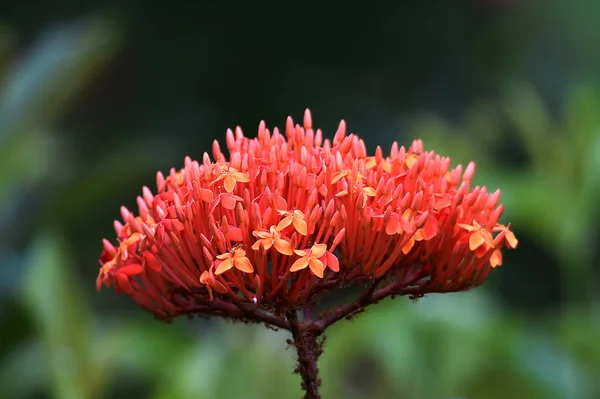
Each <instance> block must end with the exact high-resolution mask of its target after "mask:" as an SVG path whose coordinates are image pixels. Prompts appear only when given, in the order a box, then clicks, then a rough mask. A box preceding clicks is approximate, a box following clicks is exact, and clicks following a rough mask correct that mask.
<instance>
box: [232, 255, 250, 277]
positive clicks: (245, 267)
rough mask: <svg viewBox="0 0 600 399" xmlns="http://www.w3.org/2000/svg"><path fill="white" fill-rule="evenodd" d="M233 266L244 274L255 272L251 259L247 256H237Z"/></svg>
mask: <svg viewBox="0 0 600 399" xmlns="http://www.w3.org/2000/svg"><path fill="white" fill-rule="evenodd" d="M233 264H234V265H235V267H236V268H237V269H238V270H240V271H243V272H244V273H252V272H254V268H253V267H252V263H250V259H248V258H246V257H245V256H236V257H235V258H234V259H233Z"/></svg>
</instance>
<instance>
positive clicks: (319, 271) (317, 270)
mask: <svg viewBox="0 0 600 399" xmlns="http://www.w3.org/2000/svg"><path fill="white" fill-rule="evenodd" d="M308 267H310V271H311V272H312V273H313V274H314V275H315V276H317V277H319V278H323V270H324V269H325V266H324V265H323V262H321V261H320V260H319V259H317V258H315V257H313V256H311V257H310V260H309V261H308Z"/></svg>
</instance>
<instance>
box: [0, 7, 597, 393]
mask: <svg viewBox="0 0 600 399" xmlns="http://www.w3.org/2000/svg"><path fill="white" fill-rule="evenodd" d="M7 3H8V2H3V3H2V5H0V10H1V12H0V323H1V324H0V337H1V339H0V397H2V398H60V399H79V398H91V399H100V398H151V399H167V398H184V399H185V398H234V399H236V398H243V399H251V398H255V399H263V398H265V399H270V398H274V399H277V398H295V397H299V396H300V388H299V378H298V376H296V375H294V374H292V369H293V363H294V360H293V357H294V353H293V351H291V350H286V344H285V339H286V338H287V337H286V336H285V334H283V333H281V332H274V331H269V330H266V329H264V328H262V327H259V326H246V325H239V324H230V323H223V322H221V321H219V320H208V321H206V320H199V319H195V320H192V321H189V320H184V319H182V320H176V321H175V322H174V323H172V324H171V325H165V324H162V323H159V322H157V321H155V320H154V319H153V318H152V317H151V315H149V314H147V313H145V312H144V311H142V310H140V309H138V308H136V307H135V306H134V305H132V304H131V303H129V301H128V300H127V299H126V298H125V297H121V296H117V295H115V294H114V293H113V292H111V291H108V290H104V291H102V292H100V293H97V292H96V289H95V286H94V280H95V277H96V275H97V271H98V267H99V264H98V261H97V258H98V256H99V253H100V250H101V239H102V238H103V237H109V238H111V239H112V238H113V237H114V232H113V230H112V221H113V220H114V219H116V218H118V217H119V207H120V205H121V204H124V205H126V206H128V207H129V208H130V209H132V208H134V207H135V197H136V195H138V194H139V193H140V190H141V187H142V186H143V185H149V186H151V187H153V188H154V178H155V173H156V171H158V170H162V171H164V172H167V171H168V170H169V168H170V167H178V168H179V167H181V166H182V164H183V158H184V156H186V155H190V156H192V157H194V158H196V159H198V158H201V157H202V154H203V152H205V151H210V148H211V143H212V140H214V139H215V138H216V139H219V140H222V139H223V138H224V132H225V130H226V128H228V127H235V126H236V125H240V126H242V127H243V128H244V129H245V131H246V133H247V134H248V135H253V134H255V133H254V132H255V131H256V127H257V126H258V122H259V121H260V120H261V119H264V120H266V121H267V124H268V125H269V126H271V127H272V126H275V125H277V126H283V125H284V123H285V118H286V116H287V115H292V116H293V117H295V118H296V120H300V118H301V117H302V113H303V111H304V109H305V108H306V107H310V108H311V110H312V112H313V118H314V120H315V124H316V126H318V127H321V128H323V129H324V132H325V135H326V136H328V137H331V136H332V135H333V133H334V132H335V128H336V126H337V123H338V121H339V119H341V118H344V119H346V120H347V122H348V124H349V129H350V130H351V131H353V132H356V133H358V134H359V135H361V136H362V137H363V138H364V139H365V141H366V143H367V145H368V148H369V149H370V150H371V151H373V150H374V148H375V146H376V145H382V147H384V148H389V145H390V144H391V142H392V141H393V140H398V141H399V142H400V143H403V144H406V145H409V144H410V142H411V141H412V139H413V138H417V137H419V138H422V139H423V140H424V141H425V145H426V147H428V148H430V149H434V150H436V151H439V152H441V153H444V154H447V155H450V156H451V157H452V158H453V161H455V163H459V162H460V163H463V164H465V163H466V162H468V161H469V160H475V161H476V162H477V164H478V174H477V180H478V183H483V184H486V185H487V186H488V187H490V188H491V189H496V188H501V189H502V192H503V202H504V203H505V204H506V213H505V222H506V221H511V222H512V223H513V227H514V230H515V232H516V234H517V236H518V238H519V239H520V244H519V247H518V250H517V251H514V252H507V253H506V254H505V264H504V265H503V266H502V267H501V268H500V269H498V270H496V271H495V272H494V273H492V276H491V277H490V279H489V281H488V282H487V283H486V284H485V285H484V286H483V287H481V288H479V289H477V290H474V291H471V292H467V293H461V294H449V295H430V296H428V297H426V298H424V299H421V300H420V301H418V302H417V303H415V304H413V303H411V301H409V300H408V299H406V298H397V299H396V300H393V301H392V300H386V301H384V302H383V303H381V304H379V305H377V306H374V307H372V308H370V309H369V310H368V311H367V312H366V314H364V315H362V316H361V317H359V318H357V319H356V320H354V321H353V322H342V323H338V324H336V325H335V326H334V327H332V328H331V329H330V330H329V334H328V340H327V344H326V348H325V353H324V355H323V357H322V359H321V361H320V367H321V372H322V377H323V380H324V384H323V387H322V391H323V397H324V398H347V399H352V398H383V399H385V398H407V399H413V398H414V399H430V398H431V399H437V398H440V399H441V398H449V397H463V398H468V399H496V398H498V399H500V398H502V399H504V398H517V399H519V398H527V399H537V398H539V399H555V398H556V399H558V398H566V399H578V398H584V399H594V398H600V379H599V377H600V339H599V338H600V317H599V315H600V308H599V305H600V302H599V299H598V297H599V295H600V294H599V290H598V288H599V281H598V280H599V279H598V275H599V269H600V264H599V263H600V262H599V261H598V255H599V250H598V244H599V241H600V239H599V237H598V231H599V229H598V227H597V224H598V222H599V219H600V91H599V90H598V88H599V87H600V72H599V71H600V52H599V51H598V49H600V25H599V24H597V21H598V18H599V17H600V2H592V1H590V2H571V1H567V0H564V1H561V0H539V1H535V0H532V1H519V0H504V1H503V0H495V1H494V0H472V1H463V2H400V1H377V2H367V3H365V2H357V3H352V2H336V1H332V2H322V3H319V2H312V1H306V2H293V3H292V2H290V3H289V4H288V3H286V2H272V3H271V2H266V1H264V2H261V1H254V2H246V3H244V4H236V3H234V2H175V3H171V4H170V5H168V6H167V5H163V6H158V5H150V3H148V2H143V1H140V0H133V1H129V2H116V1H112V2H111V1H109V2H100V1H98V0H89V1H87V2H85V3H80V2H76V1H72V0H63V1H56V0H50V1H46V2H21V3H19V2H11V4H10V5H9V4H7Z"/></svg>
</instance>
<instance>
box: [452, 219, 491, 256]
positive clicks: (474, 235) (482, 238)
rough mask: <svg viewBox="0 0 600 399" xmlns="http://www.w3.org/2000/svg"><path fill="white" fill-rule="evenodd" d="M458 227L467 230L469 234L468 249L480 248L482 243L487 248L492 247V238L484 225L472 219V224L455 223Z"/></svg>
mask: <svg viewBox="0 0 600 399" xmlns="http://www.w3.org/2000/svg"><path fill="white" fill-rule="evenodd" d="M457 226H458V227H460V228H463V229H465V230H467V231H468V232H469V233H470V234H469V249H470V250H471V251H475V250H477V249H478V248H480V247H481V246H482V245H483V244H486V245H487V246H488V248H494V238H493V237H492V233H490V232H489V231H488V230H487V229H486V228H485V226H482V225H480V224H479V223H477V221H476V220H473V224H472V225H471V224H464V223H459V224H458V225H457Z"/></svg>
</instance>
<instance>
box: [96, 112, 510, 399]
mask: <svg viewBox="0 0 600 399" xmlns="http://www.w3.org/2000/svg"><path fill="white" fill-rule="evenodd" d="M226 143H227V150H228V151H229V158H228V159H227V158H226V157H225V155H224V154H223V152H222V151H221V149H220V147H219V144H218V142H216V141H215V142H214V144H213V148H212V153H213V159H214V160H211V158H210V157H209V155H208V154H206V153H205V154H204V157H203V159H202V162H201V163H199V162H196V161H193V160H191V159H190V158H186V159H185V165H184V168H183V169H181V170H179V171H177V170H175V169H171V171H170V173H169V175H168V176H166V177H165V176H164V175H163V174H162V173H160V172H159V173H158V174H157V178H156V180H157V181H156V183H157V190H156V193H155V194H153V193H152V192H151V190H150V189H149V188H147V187H144V188H143V190H142V195H141V196H140V197H138V199H137V204H138V208H139V209H138V212H137V214H134V213H132V212H130V211H129V210H127V209H126V208H124V207H123V208H121V215H122V218H123V223H121V222H118V221H117V222H115V230H116V233H117V241H118V244H117V245H113V244H112V243H110V242H109V241H108V240H104V251H103V252H102V255H101V257H100V263H101V265H102V266H101V268H100V273H99V275H98V279H97V281H96V284H97V288H98V289H100V288H101V287H102V286H108V287H111V286H112V287H114V289H115V290H116V291H117V292H118V293H124V294H126V295H128V296H129V297H130V298H131V299H132V300H134V301H135V302H137V303H138V304H139V305H140V306H142V307H144V308H145V309H147V310H149V311H150V312H152V313H153V314H154V315H156V316H157V317H158V318H161V319H165V320H169V319H172V318H174V317H176V316H179V315H188V316H189V315H194V314H198V315H202V316H220V317H225V318H229V319H236V320H241V321H245V322H259V323H264V324H267V325H268V326H271V327H275V328H281V329H286V330H289V331H291V332H292V335H293V339H294V340H293V343H294V345H295V346H296V349H297V350H298V358H299V367H298V372H299V373H300V374H302V377H303V387H304V389H305V390H306V391H307V396H306V397H318V393H317V387H318V385H319V380H318V377H317V369H316V359H317V357H318V354H319V353H320V351H321V343H318V342H317V337H319V336H320V335H321V334H322V333H323V332H324V330H325V329H326V328H327V327H328V326H329V325H331V324H332V323H334V322H335V321H337V320H340V319H342V318H347V317H350V316H353V315H355V314H357V313H359V312H361V311H362V310H363V309H364V308H365V307H366V306H368V305H369V304H372V303H375V302H378V301H380V300H381V299H383V298H385V297H388V296H397V295H409V296H412V297H420V296H423V295H425V294H428V293H447V292H455V291H464V290H468V289H471V288H474V287H476V286H478V285H479V284H481V283H483V282H484V281H485V280H486V278H487V277H488V275H489V274H490V271H491V270H492V269H493V268H495V267H496V266H499V265H501V264H502V253H501V250H502V248H503V247H504V246H507V247H509V248H515V247H516V246H517V239H516V238H515V236H514V234H513V233H512V231H511V230H509V227H510V226H504V225H501V224H499V223H498V220H499V218H500V216H501V214H502V211H503V205H499V204H498V202H499V199H500V191H499V190H498V191H495V192H493V193H489V192H488V191H487V189H486V188H485V187H473V188H472V187H471V180H472V178H473V175H474V172H475V165H474V164H473V163H470V164H469V165H468V166H467V167H466V168H465V169H464V170H463V168H462V166H460V165H459V166H457V167H456V168H454V169H451V168H450V166H451V165H450V159H449V158H446V157H442V156H440V155H437V154H435V153H433V152H430V151H425V150H424V148H423V143H422V142H421V141H420V140H417V141H414V142H413V143H412V145H411V146H410V147H408V149H405V148H404V147H399V146H398V144H397V143H393V144H392V146H391V149H390V151H389V155H387V156H385V155H384V153H383V150H382V149H381V148H380V147H377V149H376V150H375V154H374V155H373V156H368V155H367V151H366V147H365V144H364V142H363V141H362V140H361V139H359V138H358V137H357V136H356V135H354V134H350V135H347V134H346V123H345V122H344V121H342V122H341V123H340V125H339V128H338V130H337V132H336V133H335V136H334V138H333V140H331V141H330V140H327V139H323V135H322V132H321V131H320V130H318V129H317V130H313V125H312V118H311V114H310V112H309V111H308V110H307V111H306V112H305V115H304V126H303V127H302V126H300V125H295V124H294V123H293V121H292V119H291V118H288V120H287V123H286V127H285V133H284V134H282V133H280V132H279V130H278V129H277V128H274V129H273V132H272V133H271V132H270V131H269V130H268V129H267V127H266V125H265V123H264V122H261V123H260V125H259V127H258V135H257V137H256V138H253V139H251V138H247V137H245V136H244V134H243V133H242V130H241V129H240V128H239V127H238V128H236V130H235V133H234V132H233V131H231V130H228V131H227V135H226ZM349 285H354V286H362V287H364V292H363V293H362V294H361V295H360V296H359V297H358V298H356V300H355V301H353V302H349V303H347V304H345V305H342V306H339V307H336V308H333V309H329V310H327V311H325V312H323V313H322V314H313V312H312V307H313V305H314V304H315V303H316V302H318V301H319V299H320V298H321V297H322V296H323V295H324V294H325V293H327V292H330V291H332V290H336V289H339V288H343V287H347V286H349ZM310 395H312V396H310ZM315 395H316V396H315Z"/></svg>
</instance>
